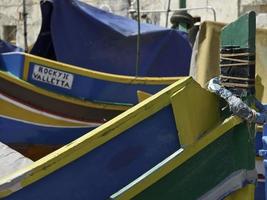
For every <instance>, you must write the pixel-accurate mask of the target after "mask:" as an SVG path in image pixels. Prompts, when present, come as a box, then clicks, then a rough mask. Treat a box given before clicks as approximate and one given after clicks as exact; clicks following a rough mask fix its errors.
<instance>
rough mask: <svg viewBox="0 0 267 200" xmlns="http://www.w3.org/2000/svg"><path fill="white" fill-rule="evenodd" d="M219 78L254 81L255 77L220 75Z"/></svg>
mask: <svg viewBox="0 0 267 200" xmlns="http://www.w3.org/2000/svg"><path fill="white" fill-rule="evenodd" d="M220 77H221V78H225V79H233V80H240V81H255V79H252V78H242V77H234V76H223V75H221V76H220Z"/></svg>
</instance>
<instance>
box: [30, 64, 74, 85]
mask: <svg viewBox="0 0 267 200" xmlns="http://www.w3.org/2000/svg"><path fill="white" fill-rule="evenodd" d="M73 78H74V76H73V74H70V73H67V72H63V71H60V70H56V69H52V68H48V67H44V66H41V65H38V64H34V68H33V73H32V79H34V80H36V81H40V82H44V83H47V84H50V85H54V86H57V87H61V88H65V89H71V87H72V83H73Z"/></svg>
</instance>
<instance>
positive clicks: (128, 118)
mask: <svg viewBox="0 0 267 200" xmlns="http://www.w3.org/2000/svg"><path fill="white" fill-rule="evenodd" d="M192 97H194V98H192ZM252 147H253V138H252V137H251V136H250V132H249V131H248V129H247V125H246V123H244V122H242V120H240V119H239V118H237V117H233V116H226V118H221V117H220V112H219V100H218V98H217V97H216V96H214V95H213V94H211V93H209V92H207V91H206V90H204V89H202V88H201V87H200V86H199V85H198V84H197V83H196V82H195V81H193V80H192V79H191V78H185V79H183V80H180V81H177V82H175V83H174V84H172V85H171V86H168V87H167V88H165V89H163V90H162V91H160V92H159V93H157V94H155V95H153V96H151V97H149V98H148V99H146V100H144V101H143V102H141V103H139V104H138V105H136V106H134V107H132V108H130V109H129V110H127V111H125V112H124V113H122V114H121V115H119V116H117V117H115V118H114V119H112V120H110V121H108V122H107V123H105V124H104V125H102V126H100V127H98V128H96V129H94V130H92V131H91V132H89V133H88V134H86V135H84V136H82V137H80V138H79V139H77V140H75V141H73V142H72V143H70V144H68V145H66V146H64V147H62V148H60V149H59V150H56V151H55V152H53V153H51V154H49V155H47V156H45V157H43V158H41V159H40V160H38V161H35V162H31V161H29V162H28V161H27V162H26V161H25V162H24V165H23V166H22V167H21V168H20V169H18V170H14V171H12V169H11V170H10V172H9V173H8V174H4V175H3V176H2V177H1V179H0V196H1V197H6V199H40V200H41V199H63V198H64V199H86V198H90V199H96V200H97V199H108V198H110V199H132V198H133V199H134V198H136V199H174V198H175V199H176V198H177V197H179V198H181V199H188V200H190V199H197V198H200V197H203V199H207V198H205V197H211V198H210V199H218V198H219V197H224V196H227V195H229V194H230V193H232V192H235V191H236V190H238V189H240V188H241V189H242V188H243V189H242V193H241V194H242V195H244V194H245V195H248V194H250V192H251V191H252V188H253V185H251V184H250V183H253V181H254V179H255V177H254V176H253V170H254V151H253V148H252ZM244 149H246V151H244ZM21 156H22V155H20V156H19V157H21ZM0 157H1V156H0ZM25 159H26V158H25ZM21 160H23V159H21ZM0 162H1V163H2V162H5V161H4V159H0ZM25 163H26V164H25ZM0 166H1V165H0ZM17 166H20V165H17ZM10 168H11V167H10ZM235 195H237V194H235ZM238 195H240V194H238ZM212 197H214V198H212ZM241 197H242V198H241V199H245V198H243V196H241ZM200 199H201V198H200ZM239 199H240V196H239Z"/></svg>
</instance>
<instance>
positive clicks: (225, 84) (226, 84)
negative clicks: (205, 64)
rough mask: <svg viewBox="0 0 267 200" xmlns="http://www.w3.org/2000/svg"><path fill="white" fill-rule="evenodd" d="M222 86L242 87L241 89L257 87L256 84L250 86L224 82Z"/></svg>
mask: <svg viewBox="0 0 267 200" xmlns="http://www.w3.org/2000/svg"><path fill="white" fill-rule="evenodd" d="M222 85H223V86H224V87H234V88H236V87H240V88H253V87H254V86H255V85H254V84H249V83H226V82H223V83H222Z"/></svg>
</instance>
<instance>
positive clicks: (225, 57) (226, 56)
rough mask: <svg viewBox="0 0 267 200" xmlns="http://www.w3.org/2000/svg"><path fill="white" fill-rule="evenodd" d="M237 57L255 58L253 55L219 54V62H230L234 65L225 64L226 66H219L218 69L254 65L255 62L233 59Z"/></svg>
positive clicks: (247, 53)
mask: <svg viewBox="0 0 267 200" xmlns="http://www.w3.org/2000/svg"><path fill="white" fill-rule="evenodd" d="M237 56H248V57H249V56H255V54H254V53H249V52H246V53H231V54H221V62H222V61H232V62H236V63H227V64H220V67H232V66H236V67H238V66H245V67H246V66H249V65H255V61H250V60H247V57H246V59H240V58H233V57H237Z"/></svg>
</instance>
